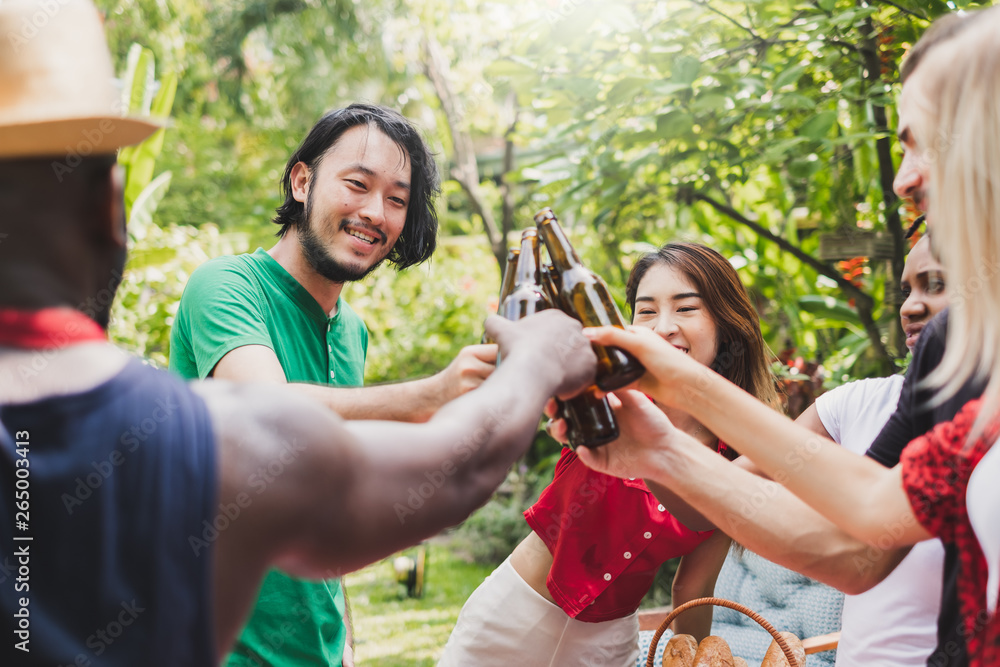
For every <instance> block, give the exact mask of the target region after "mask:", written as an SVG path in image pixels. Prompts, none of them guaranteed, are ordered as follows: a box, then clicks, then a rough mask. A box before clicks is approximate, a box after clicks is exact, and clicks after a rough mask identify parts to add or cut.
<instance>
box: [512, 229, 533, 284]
mask: <svg viewBox="0 0 1000 667" xmlns="http://www.w3.org/2000/svg"><path fill="white" fill-rule="evenodd" d="M537 258H538V237H537V236H534V235H530V236H527V235H526V236H524V237H522V238H521V254H520V256H519V257H518V260H517V280H516V281H515V286H516V287H521V286H522V285H537V284H538V261H537Z"/></svg>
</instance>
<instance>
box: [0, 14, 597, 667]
mask: <svg viewBox="0 0 1000 667" xmlns="http://www.w3.org/2000/svg"><path fill="white" fill-rule="evenodd" d="M25 25H28V26H33V28H34V32H33V33H31V34H27V33H22V29H23V28H24V26H25ZM28 32H31V31H28ZM10 35H15V36H17V37H18V39H9V38H8V37H9V36H10ZM0 36H3V39H2V40H0V616H2V619H3V620H2V621H0V628H2V630H3V631H2V632H0V636H2V640H0V664H3V665H91V664H105V665H144V666H146V665H163V666H171V667H174V666H177V665H185V666H196V665H211V664H217V663H218V662H219V660H221V658H222V657H223V656H224V655H225V654H226V652H227V651H228V650H229V648H230V647H231V645H232V643H233V641H234V638H235V637H236V634H237V633H238V631H239V629H240V627H241V625H242V623H243V621H244V620H245V619H246V616H247V614H248V612H249V610H250V608H251V605H252V604H253V601H254V599H255V597H256V592H257V589H258V587H259V585H260V582H261V579H262V578H263V576H264V574H265V572H266V571H267V570H268V569H269V568H270V567H271V566H272V565H277V566H279V567H281V568H283V569H285V570H286V571H289V572H292V573H294V574H296V575H299V576H326V575H327V573H328V572H330V571H333V572H336V573H340V572H346V571H350V570H352V569H355V568H358V567H361V566H363V565H365V564H367V563H369V562H372V561H374V560H376V559H378V558H382V557H384V556H386V555H388V554H391V553H393V552H395V551H397V550H399V549H400V548H402V547H404V546H407V545H410V544H413V543H415V542H417V541H419V540H421V539H423V538H426V537H428V536H430V535H432V534H434V533H435V532H437V531H439V530H440V529H442V528H444V527H445V526H448V525H452V524H454V523H456V522H458V521H460V520H461V519H463V518H464V517H465V516H466V515H467V514H468V512H470V511H471V510H472V509H473V508H475V507H477V506H478V505H479V504H481V503H483V502H485V500H486V499H487V498H488V497H489V495H490V494H491V493H492V491H493V490H494V489H495V487H496V486H497V485H498V484H499V483H500V482H501V481H502V479H503V478H504V475H505V473H506V470H507V468H508V466H509V465H510V463H511V462H513V461H514V460H516V459H517V458H518V457H519V456H520V455H521V454H522V453H523V452H524V451H525V450H526V449H527V447H528V446H529V444H530V442H531V439H532V435H533V434H534V432H535V429H536V427H537V424H538V418H539V416H540V414H541V409H542V405H543V403H544V402H545V401H546V400H547V397H548V396H550V395H551V394H557V395H561V396H568V395H572V394H573V393H575V392H577V391H579V390H580V389H582V388H583V387H585V386H587V385H588V384H590V383H591V382H592V381H593V374H594V368H595V359H594V357H593V355H592V354H590V353H589V352H587V351H588V350H589V349H590V347H589V345H588V344H587V343H586V340H585V339H584V338H583V337H582V335H581V334H580V326H579V324H577V323H575V322H573V321H572V320H570V319H569V318H567V317H565V316H563V315H562V314H560V313H543V314H540V315H539V316H537V317H533V318H529V319H526V320H524V321H523V322H518V323H516V324H515V323H510V322H506V321H503V320H499V319H496V318H494V319H491V320H490V321H489V322H488V323H487V326H488V328H489V330H490V332H491V334H492V335H493V336H494V338H495V339H496V340H497V341H498V342H499V345H500V347H501V349H502V350H503V354H504V364H503V368H501V369H499V370H498V371H497V372H495V373H494V374H493V375H492V376H491V377H490V378H489V379H487V380H486V381H485V382H484V383H483V384H482V386H481V387H480V388H479V389H478V390H477V391H475V392H470V393H468V394H466V395H465V396H463V397H461V398H458V399H456V400H455V401H453V402H452V403H450V404H448V405H446V406H444V407H443V408H442V409H441V410H439V411H438V412H437V413H436V414H435V416H434V417H433V418H432V419H431V420H430V421H429V422H427V423H426V424H401V423H390V422H378V421H364V422H361V421H358V422H345V421H342V420H341V419H340V418H339V417H337V416H336V415H335V414H334V413H333V412H332V411H331V410H329V409H327V408H326V407H325V406H323V405H321V404H319V403H316V402H313V401H312V400H310V399H309V398H307V397H303V396H301V395H299V394H295V393H293V392H291V391H290V390H288V389H287V388H284V387H280V386H263V385H233V384H229V383H224V382H204V383H200V384H196V385H190V386H188V385H186V384H185V383H183V382H182V381H181V380H179V379H178V378H176V377H174V376H172V375H170V374H168V373H164V372H161V371H158V370H155V369H152V368H150V367H148V366H146V365H144V364H143V363H141V362H140V361H138V360H136V359H132V358H130V357H128V356H127V355H126V354H124V353H123V352H122V351H121V350H119V349H117V348H115V347H114V346H113V345H110V344H109V343H108V342H107V339H106V333H105V329H106V325H107V321H108V311H109V308H110V303H111V301H112V299H113V297H114V293H115V290H116V289H117V286H118V282H119V280H120V277H121V271H122V269H123V266H124V261H125V241H126V230H125V220H124V216H123V201H122V184H121V178H120V173H119V170H118V167H117V166H116V164H115V155H114V154H115V151H116V150H117V149H118V148H120V147H121V146H124V145H128V144H131V143H135V142H138V141H141V140H142V139H143V138H145V137H147V136H149V135H150V134H152V133H153V132H155V131H156V130H157V129H158V128H159V126H158V125H157V124H155V123H150V122H148V121H143V120H138V119H125V118H121V117H119V116H118V115H117V114H116V113H114V109H115V106H116V104H115V98H116V95H115V92H114V89H113V85H112V67H111V61H110V57H109V54H108V52H107V46H106V44H105V41H104V37H103V34H102V31H101V25H100V18H99V16H98V13H97V10H96V8H95V7H94V6H93V4H92V3H91V2H90V0H63V1H60V2H51V3H46V2H31V1H28V0H16V1H15V2H2V3H0ZM21 37H23V39H21ZM529 374H530V375H531V376H532V377H533V378H536V379H535V380H534V381H533V382H532V383H530V385H529V384H526V383H524V382H523V381H522V378H523V377H526V376H528V375H529ZM256 475H268V476H269V479H270V482H269V484H267V485H266V488H264V489H260V488H257V487H256V486H254V485H253V484H252V483H251V480H252V479H253V478H254V476H256ZM429 476H433V477H434V478H435V479H438V478H440V479H441V480H442V481H441V483H440V484H434V485H432V488H431V489H430V491H426V489H425V486H426V485H427V482H428V479H430V477H429ZM417 492H419V494H420V497H421V499H422V504H421V506H420V507H419V508H416V509H414V510H413V511H411V512H409V513H407V514H406V515H405V516H403V518H400V515H399V513H398V509H397V508H398V507H399V506H401V505H404V506H405V505H406V504H407V502H408V498H409V497H410V496H411V494H413V493H417ZM275 631H276V632H281V631H282V628H275Z"/></svg>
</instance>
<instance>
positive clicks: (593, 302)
mask: <svg viewBox="0 0 1000 667" xmlns="http://www.w3.org/2000/svg"><path fill="white" fill-rule="evenodd" d="M535 224H536V225H538V235H539V236H540V237H541V239H542V241H544V242H545V247H546V248H547V249H548V251H549V257H550V258H551V260H552V266H553V267H554V269H555V272H556V273H558V275H559V297H560V306H561V307H562V309H563V311H564V312H566V313H567V314H569V315H571V316H573V317H575V318H576V319H578V320H580V322H582V323H583V326H585V327H599V326H605V325H611V326H616V327H619V328H622V329H624V328H625V321H624V320H623V319H622V316H621V313H620V312H619V311H618V306H616V305H615V302H614V299H612V298H611V292H610V291H609V290H608V286H607V285H606V284H605V283H604V281H603V280H601V278H600V277H599V276H598V275H597V274H596V273H594V272H593V271H591V270H590V269H588V268H587V267H585V266H584V265H583V263H582V262H581V261H580V257H579V256H578V255H577V254H576V250H574V249H573V246H572V244H570V242H569V239H568V238H566V233H565V232H564V231H563V229H562V227H560V226H559V221H558V220H557V219H556V216H555V214H554V213H553V212H552V209H550V208H544V209H542V210H541V211H539V212H538V214H537V215H536V216H535ZM593 347H594V353H595V354H596V355H597V364H598V367H597V386H598V387H600V388H601V389H602V390H604V391H614V390H615V389H618V388H620V387H624V386H625V385H627V384H629V383H630V382H633V381H635V380H637V379H638V378H639V377H641V376H642V374H643V373H644V372H646V369H645V368H644V367H643V365H642V364H641V363H639V360H638V359H636V358H635V357H633V356H632V355H631V354H629V353H628V352H626V351H625V350H621V349H618V348H616V347H604V346H602V345H594V346H593Z"/></svg>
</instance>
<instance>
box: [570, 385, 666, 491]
mask: <svg viewBox="0 0 1000 667" xmlns="http://www.w3.org/2000/svg"><path fill="white" fill-rule="evenodd" d="M608 400H609V401H610V402H611V407H612V408H613V409H614V411H615V419H616V420H617V421H618V428H619V431H620V432H621V435H620V436H619V437H618V439H617V440H614V441H613V442H610V443H608V444H606V445H604V446H603V447H596V448H594V449H589V448H587V447H577V449H576V455H577V456H578V457H580V460H581V461H583V462H584V463H585V464H586V465H587V466H588V467H590V468H593V469H594V470H596V471H597V472H603V473H605V474H607V475H614V476H615V477H642V478H651V479H655V478H656V477H657V472H658V470H659V469H660V468H661V467H662V465H663V463H662V461H663V454H664V452H665V450H666V449H667V447H668V446H669V445H670V443H671V442H672V441H673V440H674V439H676V438H678V437H684V436H685V434H684V433H683V432H682V431H680V430H678V429H677V428H676V427H675V426H674V425H673V424H672V423H671V422H670V420H669V419H667V416H666V415H665V414H663V411H662V410H660V408H658V407H657V406H656V404H655V403H653V401H651V400H649V398H648V397H647V396H645V395H644V394H642V393H641V392H638V391H634V390H629V389H626V390H618V391H616V392H615V393H612V394H608Z"/></svg>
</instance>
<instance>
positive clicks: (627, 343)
mask: <svg viewBox="0 0 1000 667" xmlns="http://www.w3.org/2000/svg"><path fill="white" fill-rule="evenodd" d="M583 333H584V335H585V336H586V337H587V338H589V339H590V340H591V341H592V342H594V343H598V344H600V345H606V346H610V347H619V348H621V349H623V350H626V351H627V352H631V353H632V354H633V355H634V356H635V357H636V358H637V359H639V361H641V362H642V365H643V366H645V367H646V373H645V374H644V375H643V376H642V377H641V378H639V380H638V381H636V382H635V383H634V384H633V385H630V386H631V387H634V388H636V389H638V390H640V391H642V392H644V393H646V394H648V395H650V396H652V397H653V398H655V399H656V400H657V401H659V402H660V403H662V404H664V405H668V406H672V407H682V406H681V405H680V402H681V399H682V397H683V394H684V392H686V391H692V390H697V389H698V388H699V387H701V386H703V384H704V382H705V381H706V379H707V377H708V375H707V374H711V373H713V371H712V370H711V369H709V368H708V367H706V366H703V365H702V364H700V363H698V362H697V361H695V360H694V359H692V358H691V357H689V356H688V355H687V354H685V353H684V352H682V351H680V350H678V349H677V348H676V347H674V346H673V345H671V344H670V343H668V342H667V341H665V340H664V339H663V338H661V337H660V336H659V335H658V334H656V333H655V332H654V331H653V330H652V329H647V328H646V327H631V326H630V327H628V328H627V329H620V328H618V327H610V326H609V327H594V328H589V329H584V332H583Z"/></svg>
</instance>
